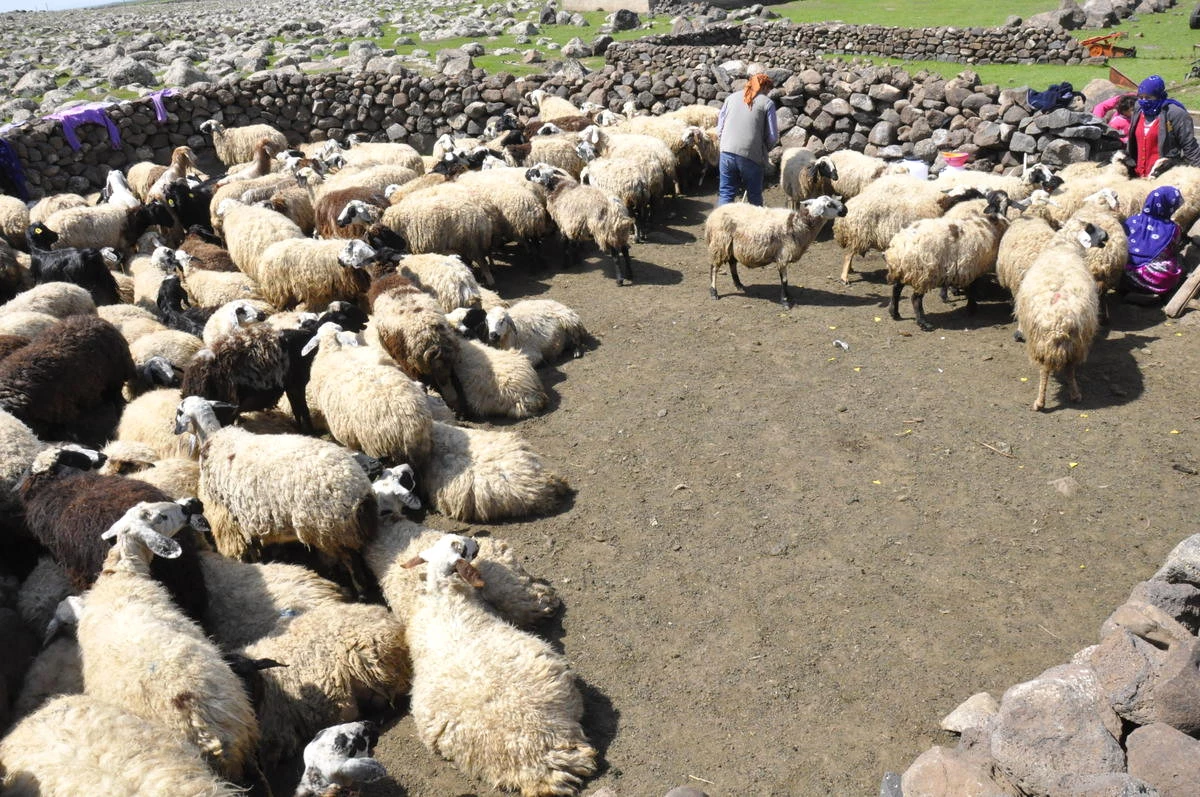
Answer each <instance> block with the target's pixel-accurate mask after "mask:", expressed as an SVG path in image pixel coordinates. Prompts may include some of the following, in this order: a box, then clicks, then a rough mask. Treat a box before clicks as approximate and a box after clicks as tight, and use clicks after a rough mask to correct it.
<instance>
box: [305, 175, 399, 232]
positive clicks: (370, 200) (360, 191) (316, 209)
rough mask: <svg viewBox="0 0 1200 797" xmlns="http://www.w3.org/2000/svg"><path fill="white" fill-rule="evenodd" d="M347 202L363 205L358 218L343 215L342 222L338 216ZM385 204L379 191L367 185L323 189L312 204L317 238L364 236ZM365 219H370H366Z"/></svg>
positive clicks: (385, 200)
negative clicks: (332, 189)
mask: <svg viewBox="0 0 1200 797" xmlns="http://www.w3.org/2000/svg"><path fill="white" fill-rule="evenodd" d="M351 202H360V203H362V204H363V205H365V206H366V208H364V211H365V212H364V214H363V216H362V220H358V221H354V220H350V219H349V218H348V217H347V221H346V223H344V224H343V223H342V218H343V217H344V214H345V213H346V210H347V206H348V205H349V204H350V203H351ZM389 204H390V203H389V202H388V200H387V197H386V196H384V193H383V192H382V191H378V190H376V189H374V188H369V187H368V188H362V187H355V188H343V189H340V190H337V191H327V192H324V193H322V194H321V195H320V196H319V197H318V198H317V200H316V202H315V203H314V204H313V213H314V214H315V216H316V231H317V235H318V236H319V237H321V238H362V237H364V236H365V235H366V232H367V228H368V227H369V226H371V224H372V223H374V222H375V221H378V220H379V218H380V217H381V216H382V215H383V211H384V210H385V209H386V208H388V207H389ZM367 218H371V219H372V220H371V221H367V220H366V219H367Z"/></svg>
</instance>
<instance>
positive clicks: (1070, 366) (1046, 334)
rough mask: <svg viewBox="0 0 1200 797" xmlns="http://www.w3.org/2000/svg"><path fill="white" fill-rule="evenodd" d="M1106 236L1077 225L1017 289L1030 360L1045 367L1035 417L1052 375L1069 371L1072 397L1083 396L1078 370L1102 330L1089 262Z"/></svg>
mask: <svg viewBox="0 0 1200 797" xmlns="http://www.w3.org/2000/svg"><path fill="white" fill-rule="evenodd" d="M1107 238H1108V234H1107V233H1105V232H1104V230H1102V229H1100V228H1098V227H1096V226H1095V225H1093V224H1091V223H1088V222H1081V221H1078V220H1073V221H1071V222H1069V223H1067V224H1066V225H1064V226H1063V228H1062V229H1061V230H1059V232H1058V235H1057V236H1056V237H1055V238H1054V240H1053V241H1051V242H1050V244H1049V245H1048V246H1047V247H1046V248H1045V249H1044V250H1043V251H1042V254H1041V255H1040V256H1038V258H1037V259H1036V260H1035V261H1034V262H1033V264H1032V265H1031V266H1030V267H1029V271H1027V272H1026V273H1025V278H1024V279H1023V280H1021V285H1020V287H1019V288H1018V289H1017V295H1016V303H1015V305H1016V306H1015V310H1014V314H1015V315H1016V317H1017V325H1018V326H1019V327H1020V329H1021V331H1022V332H1023V333H1024V335H1025V342H1026V343H1025V345H1026V351H1027V352H1028V354H1029V359H1030V360H1031V361H1032V362H1033V363H1035V364H1036V365H1038V366H1040V367H1041V378H1040V380H1039V381H1038V394H1037V398H1036V399H1035V400H1034V402H1033V409H1034V411H1035V412H1036V411H1038V410H1041V409H1042V408H1043V407H1045V406H1046V385H1047V383H1048V382H1049V379H1050V372H1051V371H1065V372H1066V379H1067V389H1068V394H1069V396H1070V398H1071V400H1072V401H1079V400H1080V399H1082V398H1083V394H1082V393H1081V392H1080V390H1079V383H1078V382H1077V381H1076V380H1075V369H1076V367H1078V365H1079V364H1080V363H1081V362H1083V361H1084V360H1085V359H1087V355H1088V350H1089V349H1090V348H1091V345H1092V339H1093V338H1095V336H1096V332H1097V331H1098V329H1099V324H1100V318H1099V313H1100V308H1099V297H1098V296H1097V294H1096V282H1095V280H1094V279H1093V278H1092V274H1091V272H1090V271H1089V270H1088V268H1087V264H1086V262H1085V252H1086V250H1087V249H1088V248H1090V247H1096V246H1103V245H1104V242H1105V241H1106V240H1107Z"/></svg>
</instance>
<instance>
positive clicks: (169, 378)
mask: <svg viewBox="0 0 1200 797" xmlns="http://www.w3.org/2000/svg"><path fill="white" fill-rule="evenodd" d="M138 374H139V376H140V377H141V379H142V380H143V381H144V382H145V383H146V384H149V385H155V386H156V387H178V385H179V383H180V381H181V380H182V379H183V375H182V374H180V373H179V372H178V371H176V370H175V366H173V365H171V361H170V360H168V359H167V358H166V357H161V356H159V355H155V356H153V357H150V358H148V359H147V360H146V362H144V363H142V365H141V366H140V367H139V368H138Z"/></svg>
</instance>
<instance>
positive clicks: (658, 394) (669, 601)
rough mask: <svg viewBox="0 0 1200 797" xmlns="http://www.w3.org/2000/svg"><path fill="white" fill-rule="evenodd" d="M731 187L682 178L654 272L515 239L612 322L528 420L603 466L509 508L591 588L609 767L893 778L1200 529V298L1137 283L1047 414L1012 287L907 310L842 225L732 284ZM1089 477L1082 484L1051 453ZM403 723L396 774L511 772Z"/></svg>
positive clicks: (546, 566) (581, 302) (665, 776)
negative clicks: (928, 324)
mask: <svg viewBox="0 0 1200 797" xmlns="http://www.w3.org/2000/svg"><path fill="white" fill-rule="evenodd" d="M712 201H713V197H712V196H711V195H707V196H699V197H694V198H684V199H679V200H676V201H674V202H672V203H669V204H668V206H666V207H665V208H663V210H662V212H660V214H659V217H658V218H659V220H660V222H661V223H660V225H659V226H657V227H656V228H655V229H654V231H653V234H652V235H651V243H650V244H647V245H643V246H639V247H636V248H635V249H634V258H635V262H634V270H635V275H636V277H637V284H635V285H634V286H632V287H625V288H622V289H618V288H617V287H616V286H615V284H614V283H613V281H612V279H611V276H610V275H611V265H610V264H609V263H608V262H607V261H603V262H602V261H601V260H600V259H599V258H596V257H593V258H592V259H590V260H589V261H588V262H587V263H586V264H584V265H582V266H578V267H576V268H574V269H571V270H567V271H560V272H557V273H551V274H547V275H544V276H541V277H537V278H530V277H528V276H526V275H525V273H524V271H523V270H519V269H516V268H511V269H503V268H502V269H500V274H499V279H500V280H501V285H500V288H501V291H502V293H504V295H506V296H522V295H523V296H532V295H540V296H547V297H552V298H555V299H558V300H559V301H562V302H564V303H566V304H568V305H570V306H572V307H574V308H577V309H578V310H579V311H580V312H581V313H582V315H583V316H584V319H585V321H586V322H587V324H588V326H589V328H590V329H591V330H592V332H593V333H594V334H595V336H596V338H597V340H598V345H597V346H596V347H595V348H594V350H592V351H590V352H589V353H587V354H586V356H584V357H583V358H582V359H579V360H574V361H568V362H565V363H562V364H560V365H559V366H558V367H556V368H549V369H545V370H543V372H542V373H543V376H544V377H545V379H546V382H547V384H548V386H549V387H550V388H551V390H552V391H553V394H554V399H553V404H552V409H551V411H549V412H547V413H546V414H545V415H544V416H542V417H539V418H536V419H533V420H530V421H525V422H522V423H520V424H518V425H517V426H516V428H518V429H519V430H520V431H521V433H522V434H524V435H525V436H526V437H527V438H528V439H529V441H530V442H531V443H532V445H533V446H534V447H535V449H536V450H538V451H539V452H541V453H542V454H543V455H544V457H545V458H546V459H547V460H548V461H549V462H550V463H552V465H553V466H554V467H555V468H556V469H557V470H558V471H560V472H561V473H562V474H563V475H565V476H566V477H567V478H568V479H569V480H570V482H571V483H572V484H573V485H574V487H575V488H576V489H577V490H578V493H577V495H575V496H574V498H573V500H572V502H571V503H570V505H569V506H567V507H566V508H564V510H563V511H562V512H561V513H560V514H558V515H556V516H554V517H549V518H542V519H538V520H534V521H530V522H526V523H512V524H504V525H500V526H489V527H486V530H487V531H488V532H491V533H494V534H495V535H497V536H503V537H505V538H507V539H509V540H511V541H513V542H514V543H515V544H517V545H519V549H520V551H521V552H522V553H523V554H524V556H525V558H526V564H527V567H528V569H529V570H530V571H531V572H533V573H535V574H537V575H541V576H544V577H546V578H548V579H550V580H552V581H553V583H554V585H555V586H556V587H557V589H558V590H559V592H560V594H561V595H562V597H563V599H564V602H565V604H566V612H565V614H564V616H563V617H562V619H561V622H560V623H559V624H558V625H557V626H556V627H554V628H551V629H549V630H548V636H549V637H550V638H551V639H553V640H555V641H556V642H559V643H561V645H562V648H563V650H565V652H566V654H567V656H568V657H569V658H570V660H571V661H572V662H573V663H574V665H575V668H576V670H577V673H578V676H579V679H580V682H581V686H582V688H583V690H584V693H585V696H586V702H587V713H586V716H585V727H586V730H587V732H588V734H589V736H590V738H591V739H592V741H593V742H594V743H595V744H596V745H597V747H598V748H599V749H600V750H601V752H602V766H601V771H600V774H599V775H598V776H597V777H596V778H595V779H594V780H593V781H591V782H590V783H589V784H588V787H587V789H586V790H585V792H591V791H593V790H595V789H596V788H598V787H600V786H610V787H612V788H613V789H615V790H616V791H617V793H618V794H619V795H621V797H630V796H637V797H643V796H644V797H658V796H659V795H661V794H663V793H664V792H665V791H666V790H667V789H668V788H669V787H671V786H674V785H680V784H689V783H690V784H691V785H693V786H698V787H700V788H703V789H704V790H705V791H707V792H708V793H709V794H710V795H712V797H718V796H722V795H820V794H836V795H874V794H877V793H878V789H879V782H880V779H881V777H882V776H883V774H884V772H885V771H888V770H895V771H902V770H904V769H905V768H906V767H907V766H908V765H909V763H911V761H912V760H913V759H914V758H915V757H916V756H917V755H918V754H920V753H921V752H922V751H923V750H925V749H926V748H927V747H929V746H930V745H931V744H934V743H942V744H952V743H953V741H954V739H953V737H952V736H951V735H949V734H946V733H943V732H940V731H939V730H938V723H939V720H940V719H941V718H942V717H943V716H944V715H945V714H947V713H948V712H949V711H950V710H952V709H953V708H954V707H955V706H956V705H958V704H959V703H960V702H961V701H963V700H965V699H966V698H967V697H969V696H970V695H972V694H973V693H975V692H979V691H984V690H986V691H989V692H991V693H992V694H993V695H995V696H997V697H999V696H1000V695H1001V694H1002V693H1003V691H1004V690H1005V689H1006V688H1007V687H1008V686H1011V685H1012V684H1015V683H1018V682H1020V681H1023V680H1027V679H1029V678H1032V677H1033V676H1035V675H1037V674H1038V673H1040V672H1041V671H1042V670H1044V669H1046V668H1048V667H1050V666H1053V665H1056V664H1060V663H1063V662H1065V661H1066V660H1067V659H1069V658H1070V656H1071V655H1072V654H1073V653H1074V652H1075V651H1077V650H1078V649H1080V648H1082V647H1084V646H1087V645H1090V644H1093V643H1095V642H1096V641H1097V630H1098V628H1099V625H1100V623H1101V622H1102V621H1103V619H1104V618H1105V617H1106V616H1107V615H1108V613H1109V612H1110V611H1111V610H1112V609H1113V608H1115V607H1116V606H1117V605H1119V604H1120V603H1121V602H1122V601H1123V600H1124V599H1125V597H1126V596H1127V594H1128V592H1129V589H1130V588H1131V587H1132V586H1133V585H1134V583H1136V582H1138V581H1140V580H1143V579H1145V578H1147V577H1148V576H1149V575H1150V574H1152V573H1153V572H1154V570H1155V569H1156V568H1157V567H1158V565H1159V564H1160V563H1161V562H1162V560H1163V558H1164V557H1165V555H1166V554H1167V553H1168V551H1169V550H1170V549H1171V548H1172V547H1173V546H1174V545H1175V544H1176V543H1177V542H1178V541H1179V540H1181V539H1183V538H1184V537H1186V536H1188V535H1189V534H1191V533H1192V532H1193V531H1194V530H1195V528H1194V525H1193V523H1192V516H1193V514H1194V512H1195V509H1196V506H1197V500H1196V495H1197V486H1198V485H1200V477H1197V476H1196V475H1193V474H1189V473H1188V472H1187V471H1188V470H1191V471H1193V473H1194V471H1195V470H1197V469H1200V463H1198V462H1197V461H1196V460H1195V455H1196V454H1197V451H1196V433H1197V432H1196V423H1195V421H1196V419H1197V412H1198V411H1197V405H1196V402H1195V400H1194V398H1193V397H1194V396H1195V390H1196V387H1197V385H1196V382H1197V378H1196V373H1197V369H1198V366H1200V357H1198V356H1197V351H1196V349H1195V348H1194V347H1195V345H1196V340H1197V333H1198V329H1197V324H1200V313H1192V314H1190V315H1188V316H1185V317H1184V318H1182V319H1180V320H1179V321H1177V322H1170V321H1167V320H1165V318H1164V317H1163V315H1162V313H1161V311H1159V310H1156V309H1148V308H1141V307H1134V306H1131V305H1114V310H1113V321H1112V325H1111V327H1110V328H1109V329H1108V330H1107V331H1106V332H1104V333H1102V337H1101V338H1100V339H1098V340H1097V341H1096V343H1095V346H1094V348H1093V351H1092V356H1091V358H1090V359H1089V360H1088V362H1087V363H1086V365H1085V366H1084V367H1083V368H1082V369H1081V371H1080V384H1081V387H1082V389H1083V393H1084V399H1083V402H1082V403H1080V404H1075V405H1072V404H1070V403H1068V402H1067V401H1066V395H1065V390H1063V389H1062V388H1061V386H1059V385H1057V384H1055V385H1054V386H1053V387H1052V389H1051V393H1050V396H1049V400H1048V407H1049V411H1047V412H1044V413H1040V414H1039V413H1034V412H1032V411H1031V410H1030V408H1029V407H1030V404H1031V403H1032V401H1033V398H1034V391H1035V388H1036V384H1037V371H1036V370H1035V368H1034V367H1033V366H1032V365H1031V364H1030V363H1029V362H1028V360H1027V358H1026V355H1025V351H1024V347H1023V345H1021V344H1017V343H1014V342H1013V340H1012V337H1011V333H1012V328H1013V324H1012V322H1011V320H1010V310H1009V306H1008V303H1007V302H1006V301H1002V300H996V301H991V302H986V303H984V304H983V305H982V306H981V310H980V312H979V313H978V314H977V315H976V316H975V317H973V318H968V317H966V316H965V314H964V311H963V309H962V305H963V302H962V301H961V300H959V301H957V302H955V303H953V304H951V305H949V306H947V305H943V304H942V303H941V302H940V301H939V300H938V299H937V297H936V296H931V297H929V298H928V300H927V302H926V308H927V309H928V310H929V311H930V313H931V315H930V317H931V320H932V321H933V322H934V323H935V324H937V325H938V329H937V330H936V331H934V332H929V333H925V332H921V331H920V330H919V329H918V328H917V327H916V325H915V323H914V322H913V320H912V312H911V308H910V306H909V305H908V302H907V297H906V299H905V301H904V303H903V305H902V311H903V315H904V320H902V321H899V322H896V321H893V320H892V319H891V318H889V317H888V315H887V312H886V309H885V308H884V307H883V305H884V304H885V302H886V296H887V295H888V286H887V285H886V284H885V281H884V273H883V271H882V269H883V261H882V258H880V257H879V256H878V255H874V256H871V257H868V259H867V260H866V261H864V262H863V263H862V264H861V267H862V269H863V273H860V274H856V275H855V277H854V281H853V282H852V284H851V285H850V286H849V287H843V286H842V285H841V284H840V283H838V282H837V280H836V276H837V274H838V271H839V267H840V263H841V251H840V249H839V248H838V247H837V246H836V245H835V244H834V243H832V242H830V241H825V242H821V243H819V244H817V245H816V246H814V248H813V249H812V250H811V251H810V252H809V253H808V255H807V256H806V257H805V259H804V260H803V261H802V262H801V263H800V264H799V265H798V266H797V267H795V268H793V269H792V270H791V274H790V276H791V280H792V283H793V286H802V288H803V290H802V291H797V290H796V288H795V287H794V288H793V290H794V291H795V294H794V295H795V297H796V298H797V300H798V301H797V304H796V307H795V308H794V309H793V310H791V311H790V312H784V311H782V309H781V308H780V306H779V305H778V304H777V303H776V298H777V296H778V288H777V282H776V276H775V274H774V272H771V271H767V272H763V271H748V270H743V272H742V278H743V282H745V283H746V284H747V286H748V295H743V294H741V293H739V292H735V291H734V290H733V287H732V284H731V282H730V280H729V276H728V275H727V274H721V275H719V279H718V288H719V290H720V292H721V294H722V296H721V299H720V300H719V301H713V300H712V299H710V298H709V296H708V286H707V279H708V267H707V256H706V252H705V251H704V248H703V238H702V225H703V220H704V218H705V215H706V213H707V211H708V209H709V208H710V207H711V204H712ZM767 201H768V204H773V205H780V204H782V198H781V196H780V195H779V193H778V190H773V191H771V192H769V194H768V198H767ZM997 299H999V297H997ZM835 339H836V340H841V341H844V342H845V343H847V344H848V345H849V349H848V350H843V349H842V348H840V347H838V346H836V345H835V344H834V340H835ZM993 449H998V450H999V451H1002V452H1008V454H1009V455H1008V456H1005V455H1003V454H1001V453H997V450H993ZM1174 466H1180V467H1181V468H1183V469H1184V470H1177V469H1176V468H1175V467H1174ZM1068 476H1069V477H1071V478H1073V479H1074V481H1075V482H1076V484H1077V487H1078V490H1077V492H1076V493H1075V494H1074V495H1073V496H1072V497H1067V496H1064V495H1063V494H1061V493H1060V492H1059V491H1058V490H1056V488H1055V486H1054V485H1052V484H1050V482H1052V481H1053V480H1056V479H1060V478H1062V477H1068ZM427 522H428V523H429V524H430V525H435V526H438V527H441V528H452V527H453V526H452V524H449V523H447V522H446V521H445V519H444V518H438V517H431V518H429V519H428V520H427ZM483 530H484V529H483V528H482V527H479V528H474V529H472V531H474V532H479V531H483ZM377 754H378V756H379V757H380V758H381V759H382V760H383V761H384V763H385V764H386V766H387V768H388V771H389V773H390V779H389V780H388V781H387V782H386V783H384V784H381V785H380V784H377V785H376V786H375V787H372V788H371V789H369V790H368V791H367V792H366V793H367V794H369V795H373V796H374V797H379V796H380V795H389V796H390V795H412V796H413V797H435V796H436V797H445V796H446V795H464V794H488V793H490V789H489V788H488V787H487V785H486V784H479V783H472V782H470V781H468V780H467V779H465V778H464V777H463V776H462V775H460V774H459V773H458V772H457V771H456V770H455V769H454V768H453V767H452V765H450V764H449V763H447V762H443V761H440V760H437V759H436V758H435V757H434V756H432V755H431V754H430V753H428V752H427V751H426V750H425V749H424V748H423V747H422V746H421V744H420V742H419V741H417V739H416V738H415V734H414V732H413V727H412V723H411V721H410V720H409V719H408V718H406V717H402V718H400V719H399V720H396V721H394V722H392V723H390V724H389V725H388V726H387V729H386V733H385V734H384V736H383V738H382V740H381V742H380V745H379V748H378V751H377Z"/></svg>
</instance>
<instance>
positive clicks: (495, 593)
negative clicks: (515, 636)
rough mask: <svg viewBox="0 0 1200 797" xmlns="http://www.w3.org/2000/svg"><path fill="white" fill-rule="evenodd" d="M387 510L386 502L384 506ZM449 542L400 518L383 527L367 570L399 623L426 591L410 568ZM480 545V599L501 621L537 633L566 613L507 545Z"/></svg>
mask: <svg viewBox="0 0 1200 797" xmlns="http://www.w3.org/2000/svg"><path fill="white" fill-rule="evenodd" d="M377 492H378V490H377ZM383 504H384V501H383V499H382V497H381V500H380V506H381V507H382V506H383ZM443 536H445V533H444V532H441V531H435V530H434V529H429V528H426V527H424V526H422V525H420V524H417V523H414V522H412V521H411V520H407V519H405V518H403V517H400V516H398V515H397V516H394V517H391V518H388V519H386V520H385V521H384V522H383V523H381V524H380V526H379V533H378V534H377V535H376V536H375V539H373V540H371V542H369V543H368V544H367V546H366V547H365V548H364V549H363V556H364V558H365V559H366V561H367V567H369V568H370V569H371V572H372V573H374V574H375V578H376V579H377V580H378V581H379V589H380V591H381V592H382V593H383V597H384V600H386V601H387V604H388V606H389V607H391V610H392V613H393V614H395V615H396V616H397V617H411V616H412V613H413V610H414V608H415V604H416V601H417V599H418V598H419V597H420V594H421V591H422V584H421V581H422V579H421V578H420V576H419V575H417V574H416V573H414V572H412V570H410V569H408V568H406V567H404V564H405V563H406V562H408V561H410V560H411V559H412V558H413V557H414V556H417V555H419V554H420V553H421V551H423V550H425V549H426V548H428V547H430V546H431V545H433V544H434V543H436V542H437V541H438V540H440V539H441V538H442V537H443ZM475 541H476V542H477V543H479V556H477V557H476V558H475V562H474V564H475V567H476V568H477V569H478V570H479V573H480V575H481V576H483V581H484V585H483V586H482V587H480V590H479V594H480V597H482V598H483V600H485V601H486V602H487V603H488V604H489V605H491V606H492V608H494V609H495V610H496V611H497V612H499V613H500V616H501V617H503V618H504V619H505V620H508V621H509V622H510V623H512V624H513V625H515V626H517V627H518V628H534V627H536V626H538V625H540V624H541V623H543V622H544V621H545V620H546V619H547V618H549V617H553V616H554V615H555V614H557V613H558V611H559V610H561V609H562V601H561V600H560V599H559V597H558V594H557V593H556V592H555V591H554V587H552V586H551V585H550V584H548V583H546V582H545V581H542V580H539V579H535V578H533V577H532V576H530V575H529V573H528V572H526V570H525V568H524V567H522V566H521V563H520V561H519V559H518V558H517V556H516V554H515V553H514V552H513V550H512V548H511V547H510V546H509V544H508V543H507V542H505V541H503V540H497V539H494V538H492V537H477V538H475Z"/></svg>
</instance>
